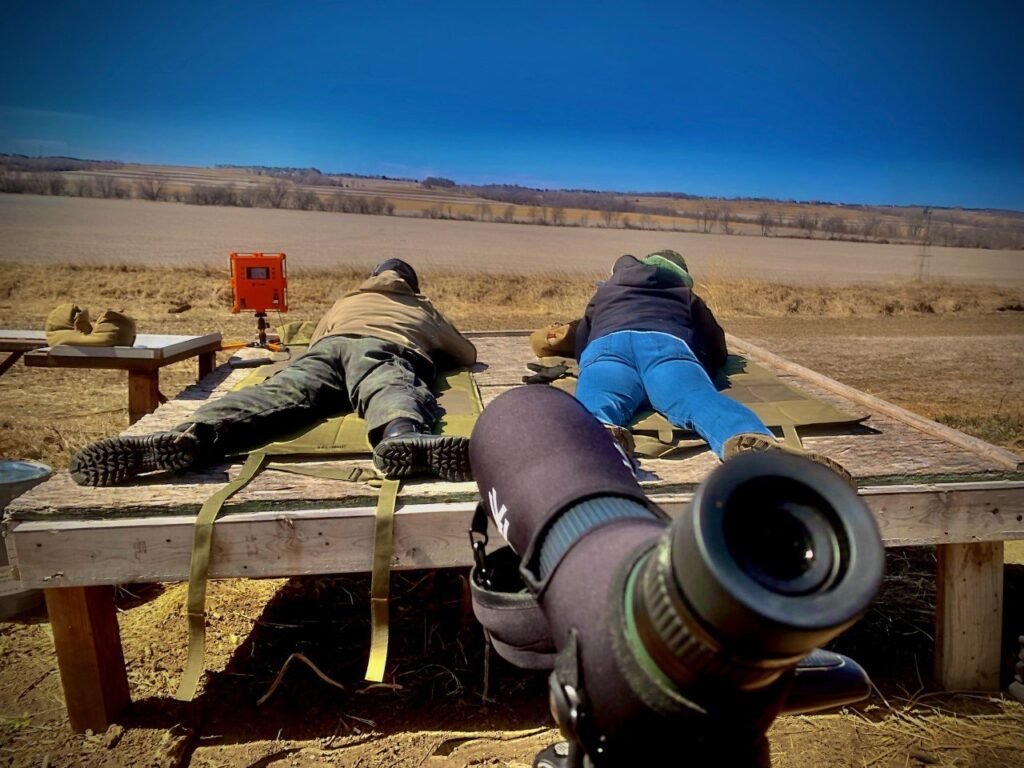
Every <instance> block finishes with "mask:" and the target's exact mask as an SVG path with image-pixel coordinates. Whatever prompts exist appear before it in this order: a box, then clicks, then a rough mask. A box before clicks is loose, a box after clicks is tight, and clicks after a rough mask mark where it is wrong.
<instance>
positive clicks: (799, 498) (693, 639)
mask: <svg viewBox="0 0 1024 768" xmlns="http://www.w3.org/2000/svg"><path fill="white" fill-rule="evenodd" d="M883 561H884V551H883V549H882V543H881V539H880V538H879V535H878V528H877V526H876V525H875V521H874V518H873V517H872V516H871V513H870V512H869V511H868V509H867V507H865V506H864V504H863V503H862V502H861V501H860V499H859V498H858V497H857V494H856V492H855V491H854V490H853V489H852V488H850V487H849V486H848V485H847V484H846V483H845V481H844V480H843V479H842V478H840V477H839V476H838V475H836V474H834V473H833V472H831V471H830V470H828V469H826V468H824V467H822V466H819V465H816V464H813V463H812V462H810V461H808V460H807V459H805V458H802V457H798V456H791V455H787V454H783V453H780V452H771V453H768V452H765V453H751V454H744V455H741V456H738V457H736V458H734V459H732V460H730V461H728V462H726V463H725V464H723V465H722V466H721V467H719V468H718V469H716V470H715V471H714V472H713V473H712V474H711V475H710V476H709V477H708V479H707V481H705V483H704V484H703V485H702V486H701V487H700V488H699V489H698V491H697V493H696V494H695V496H694V499H693V501H692V503H691V504H690V506H689V507H688V508H687V509H686V510H685V511H684V512H683V513H682V514H681V515H680V516H679V518H677V519H676V520H675V521H674V522H673V523H672V525H671V526H670V527H669V528H668V530H667V531H666V532H665V534H664V535H663V536H662V537H661V539H660V540H659V542H658V544H657V545H656V547H655V548H654V550H653V551H651V553H650V554H649V555H648V556H647V557H646V558H644V559H643V560H641V562H640V563H639V564H638V565H637V567H636V573H635V577H634V578H632V579H631V580H630V582H629V587H628V589H627V596H626V600H627V605H628V606H629V608H628V610H629V613H630V616H631V621H630V622H629V626H630V627H632V628H634V635H633V637H632V638H631V640H633V641H635V642H636V643H637V645H636V649H637V651H638V652H639V654H640V655H641V656H645V657H648V658H650V659H651V661H653V663H654V664H655V665H656V666H657V667H658V668H659V669H660V670H661V672H662V673H664V674H665V675H666V676H667V677H669V678H670V679H671V680H672V681H673V682H674V683H675V684H676V685H679V686H687V685H691V684H694V683H695V682H698V681H700V682H701V683H702V684H709V683H710V684H713V685H714V684H721V683H727V684H729V685H731V686H732V687H736V688H740V689H755V688H760V687H763V686H765V685H769V684H770V683H772V682H773V681H774V680H776V679H777V678H778V677H779V675H781V674H782V673H783V672H785V671H786V670H788V669H791V668H792V667H794V666H795V665H796V663H797V662H798V661H799V660H800V659H801V658H802V657H803V656H804V655H806V654H807V653H809V652H810V651H811V650H813V649H814V648H816V647H818V646H820V645H823V644H824V643H826V642H828V641H829V640H831V639H832V638H834V637H835V636H837V635H838V634H840V633H841V632H842V631H843V630H844V629H846V628H847V627H849V626H850V625H851V624H852V623H853V622H854V621H856V620H857V618H859V617H860V615H861V614H862V613H863V612H864V611H865V610H866V609H867V607H868V604H869V603H870V601H871V599H872V598H873V597H874V595H875V593H876V592H877V590H878V586H879V584H880V583H881V578H882V567H883Z"/></svg>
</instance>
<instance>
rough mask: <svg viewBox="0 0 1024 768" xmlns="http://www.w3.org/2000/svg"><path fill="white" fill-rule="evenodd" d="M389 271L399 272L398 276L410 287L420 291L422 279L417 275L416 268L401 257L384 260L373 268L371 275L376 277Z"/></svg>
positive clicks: (417, 291)
mask: <svg viewBox="0 0 1024 768" xmlns="http://www.w3.org/2000/svg"><path fill="white" fill-rule="evenodd" d="M388 271H391V272H397V273H398V276H399V277H400V278H402V279H403V280H404V281H405V282H406V283H408V285H409V287H410V288H412V289H413V290H414V291H415V292H416V293H419V292H420V279H419V278H418V277H416V270H415V269H413V268H412V267H411V266H409V265H408V264H407V263H406V262H404V261H402V260H401V259H387V260H385V261H382V262H381V263H380V264H378V265H377V266H376V267H374V268H373V272H371V273H370V276H371V277H376V276H377V275H379V274H380V273H381V272H388Z"/></svg>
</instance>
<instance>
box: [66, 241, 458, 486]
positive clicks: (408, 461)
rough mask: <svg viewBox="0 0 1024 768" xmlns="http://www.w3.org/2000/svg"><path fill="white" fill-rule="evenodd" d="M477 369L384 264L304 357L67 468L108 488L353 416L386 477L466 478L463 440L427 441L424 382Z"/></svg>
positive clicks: (406, 278)
mask: <svg viewBox="0 0 1024 768" xmlns="http://www.w3.org/2000/svg"><path fill="white" fill-rule="evenodd" d="M475 362H476V348H475V347H474V346H473V344H472V343H471V342H470V341H469V340H468V339H466V338H465V337H464V336H462V334H460V333H459V332H458V330H457V329H456V328H455V326H453V325H452V324H451V323H450V322H449V321H448V319H447V318H446V317H445V316H444V315H443V314H442V313H441V312H440V311H439V310H437V309H436V308H435V307H434V305H433V304H432V303H431V302H430V299H428V298H427V297H426V296H423V295H422V294H420V293H419V279H418V278H417V276H416V272H415V271H414V270H413V268H412V267H411V266H410V265H409V264H407V263H405V262H404V261H402V260H401V259H388V260H387V261H384V262H382V263H381V264H379V265H378V266H377V267H376V268H375V269H374V270H373V272H372V273H371V276H370V278H369V279H368V280H367V281H366V282H364V283H363V284H362V285H360V286H359V288H358V289H357V290H355V291H352V292H351V293H348V294H346V295H345V296H343V297H342V298H341V299H339V300H338V301H337V302H336V303H335V304H334V306H333V307H332V308H331V309H330V310H329V311H328V312H327V314H325V315H324V316H323V317H322V318H321V319H320V322H319V323H318V324H317V327H316V330H315V331H314V332H313V336H312V339H311V342H310V347H309V351H308V352H306V353H305V354H304V355H302V356H301V357H299V358H297V359H296V360H295V361H294V362H292V363H291V364H290V365H288V366H287V367H286V368H284V369H283V370H282V371H280V372H279V373H277V374H276V375H275V376H272V377H271V378H269V379H267V380H266V381H264V382H262V383H261V384H258V385H256V386H254V387H249V388H246V389H243V390H239V391H236V392H230V393H228V394H227V395H225V396H224V397H222V398H220V399H219V400H215V401H213V402H210V403H207V404H205V405H203V406H201V407H200V408H199V410H197V411H196V413H195V415H194V416H193V417H192V420H191V421H189V422H186V423H184V424H181V425H179V426H177V427H175V428H174V429H173V430H171V431H168V432H155V433H152V434H149V435H138V436H125V437H108V438H105V439H103V440H99V441H97V442H95V443H92V444H91V445H88V446H86V447H85V448H83V449H82V450H80V451H79V452H78V453H76V454H75V455H74V456H73V457H72V459H71V462H70V467H69V469H70V470H71V476H72V478H74V480H75V482H77V483H79V484H80V485H117V484H120V483H124V482H126V481H127V480H129V479H131V478H132V477H134V476H135V475H137V474H139V473H141V472H152V471H155V470H169V471H175V472H179V471H182V470H186V469H189V468H190V467H194V466H199V465H202V464H206V463H209V462H213V461H217V460H219V459H221V458H223V457H225V456H228V455H232V454H237V453H244V452H247V451H250V450H252V449H254V448H257V447H259V446H261V445H264V444H265V443H267V442H268V441H269V440H273V439H274V438H276V437H280V436H283V435H285V434H287V433H290V432H294V431H295V430H297V429H299V428H302V427H304V426H309V425H311V424H313V423H315V422H316V421H317V420H319V419H321V418H323V417H325V416H332V415H335V414H337V413H341V412H343V411H349V410H355V411H357V412H358V413H359V415H360V416H361V417H363V418H364V419H365V420H366V422H367V428H368V436H369V439H370V444H371V445H373V446H374V451H373V463H374V466H376V467H377V468H378V469H380V470H381V471H382V472H384V474H386V475H388V476H389V477H409V476H412V475H419V474H426V475H434V476H436V477H440V478H441V479H443V480H454V481H462V480H468V479H470V478H471V474H470V467H469V439H468V438H466V437H457V436H451V435H434V434H432V433H431V432H432V426H433V424H434V420H435V417H436V415H437V413H436V401H435V399H434V395H433V393H432V392H431V391H430V387H429V382H431V381H433V378H434V374H435V367H436V366H437V365H438V363H454V364H456V365H472V364H473V363H475Z"/></svg>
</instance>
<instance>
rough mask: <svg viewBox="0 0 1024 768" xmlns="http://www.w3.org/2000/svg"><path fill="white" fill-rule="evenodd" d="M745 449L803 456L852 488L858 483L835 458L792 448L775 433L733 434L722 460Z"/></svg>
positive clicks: (726, 443) (724, 450)
mask: <svg viewBox="0 0 1024 768" xmlns="http://www.w3.org/2000/svg"><path fill="white" fill-rule="evenodd" d="M745 451H783V452H784V453H791V454H793V455H795V456H803V457H804V458H805V459H807V460H808V461H813V462H814V463H815V464H821V465H822V466H823V467H828V468H829V469H831V470H832V471H833V472H835V473H836V474H837V475H839V476H840V477H841V478H843V480H845V481H846V482H847V484H849V485H850V486H851V487H852V488H854V489H856V488H857V483H856V482H855V481H854V479H853V475H851V474H850V473H849V472H848V471H847V469H846V467H844V466H843V465H842V464H840V463H839V462H838V461H836V460H835V459H830V458H829V457H828V456H825V455H824V454H821V453H815V452H814V451H803V450H798V449H796V448H792V447H790V446H789V445H786V444H785V443H783V442H781V441H779V440H777V439H776V438H775V437H774V436H773V435H762V434H759V433H756V432H745V433H743V434H739V435H733V436H732V437H730V438H729V439H728V440H726V441H725V443H724V444H723V445H722V461H728V460H729V459H731V458H732V457H733V456H736V455H738V454H740V453H744V452H745Z"/></svg>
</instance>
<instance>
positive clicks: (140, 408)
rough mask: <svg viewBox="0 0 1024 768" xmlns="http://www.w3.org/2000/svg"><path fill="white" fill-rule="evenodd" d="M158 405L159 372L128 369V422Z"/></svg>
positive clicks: (130, 422)
mask: <svg viewBox="0 0 1024 768" xmlns="http://www.w3.org/2000/svg"><path fill="white" fill-rule="evenodd" d="M159 405H160V372H159V371H134V370H129V371H128V423H129V424H134V423H135V422H136V421H138V420H139V419H141V418H142V417H143V416H145V415H146V414H147V413H152V412H153V411H155V410H156V409H157V407H158V406H159Z"/></svg>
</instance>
